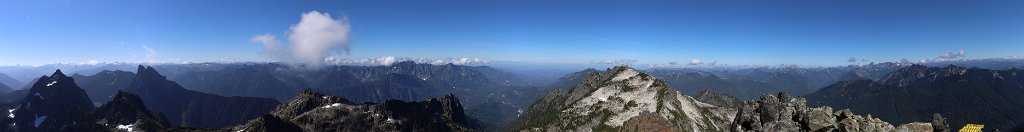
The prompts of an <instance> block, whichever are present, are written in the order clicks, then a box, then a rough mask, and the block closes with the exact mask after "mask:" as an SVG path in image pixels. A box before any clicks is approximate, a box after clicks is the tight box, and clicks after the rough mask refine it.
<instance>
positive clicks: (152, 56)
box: [142, 45, 160, 62]
mask: <svg viewBox="0 0 1024 132" xmlns="http://www.w3.org/2000/svg"><path fill="white" fill-rule="evenodd" d="M142 48H144V49H146V62H156V61H157V60H158V59H160V54H158V53H156V50H153V48H149V46H146V45H142Z"/></svg>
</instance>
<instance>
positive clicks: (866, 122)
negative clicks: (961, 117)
mask: <svg viewBox="0 0 1024 132" xmlns="http://www.w3.org/2000/svg"><path fill="white" fill-rule="evenodd" d="M806 103H807V100H805V99H804V98H802V97H797V96H790V95H789V94H786V93H779V94H778V95H777V96H776V95H764V96H761V99H759V100H754V101H747V102H746V104H743V105H742V106H741V107H740V108H739V109H740V110H739V112H738V113H737V114H736V119H734V120H733V123H732V129H731V130H732V131H769V132H771V131H780V132H795V131H846V132H867V131H882V132H891V131H900V132H931V131H936V132H948V131H949V127H948V125H947V124H946V121H945V119H943V118H942V116H940V115H939V114H935V115H934V119H933V120H932V122H928V123H925V122H912V123H907V124H902V125H899V126H893V125H892V124H889V123H888V122H885V121H882V120H881V119H878V118H874V117H871V115H867V116H862V115H854V114H853V112H851V111H850V110H849V109H844V110H839V111H833V110H832V108H831V107H828V106H821V107H817V108H807V106H806Z"/></svg>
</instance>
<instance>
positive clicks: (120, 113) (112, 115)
mask: <svg viewBox="0 0 1024 132" xmlns="http://www.w3.org/2000/svg"><path fill="white" fill-rule="evenodd" d="M94 116H95V120H98V121H97V122H96V123H97V124H104V125H108V126H109V125H111V124H113V125H117V126H122V127H123V126H128V127H131V128H133V129H137V130H146V131H158V130H162V129H165V128H169V127H171V125H170V123H169V122H168V121H167V118H166V117H164V115H163V114H158V113H153V112H150V111H149V109H148V108H146V105H145V104H143V101H142V98H139V96H138V95H135V94H132V93H128V92H124V91H117V94H116V95H114V98H113V100H111V101H110V102H107V104H104V105H103V106H100V107H99V108H96V111H95V112H94Z"/></svg>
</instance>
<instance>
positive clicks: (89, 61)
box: [79, 60, 103, 65]
mask: <svg viewBox="0 0 1024 132" xmlns="http://www.w3.org/2000/svg"><path fill="white" fill-rule="evenodd" d="M100 63H103V62H100V61H98V60H87V61H85V62H82V63H79V64H83V65H96V64H100Z"/></svg>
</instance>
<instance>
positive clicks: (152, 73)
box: [135, 65, 167, 79]
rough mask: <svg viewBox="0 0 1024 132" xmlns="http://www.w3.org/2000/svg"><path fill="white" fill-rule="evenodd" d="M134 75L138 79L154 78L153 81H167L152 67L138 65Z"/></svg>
mask: <svg viewBox="0 0 1024 132" xmlns="http://www.w3.org/2000/svg"><path fill="white" fill-rule="evenodd" d="M135 74H136V75H138V76H139V77H140V78H149V77H156V78H154V79H167V77H165V76H163V75H160V73H159V72H157V71H156V69H154V68H153V67H152V66H142V65H139V68H138V70H135Z"/></svg>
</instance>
